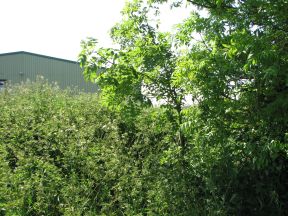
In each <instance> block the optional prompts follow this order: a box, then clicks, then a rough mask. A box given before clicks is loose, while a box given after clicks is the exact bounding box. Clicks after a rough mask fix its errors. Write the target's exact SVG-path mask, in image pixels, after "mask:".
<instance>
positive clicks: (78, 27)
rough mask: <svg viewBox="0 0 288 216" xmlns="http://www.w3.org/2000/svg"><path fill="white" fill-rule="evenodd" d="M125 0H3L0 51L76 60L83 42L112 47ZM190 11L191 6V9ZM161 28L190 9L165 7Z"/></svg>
mask: <svg viewBox="0 0 288 216" xmlns="http://www.w3.org/2000/svg"><path fill="white" fill-rule="evenodd" d="M124 4H125V0H1V1H0V20H1V34H0V53H6V52H15V51H28V52H34V53H38V54H44V55H49V56H54V57H59V58H64V59H70V60H77V55H78V53H79V52H80V41H81V40H82V39H85V38H86V37H95V38H97V39H98V40H99V42H100V44H101V45H102V46H111V41H110V39H109V34H108V32H109V29H110V28H111V27H112V26H113V24H115V23H116V22H117V21H120V20H121V15H120V11H121V9H122V8H123V6H124ZM190 10H191V9H190ZM162 11H163V13H162V16H161V22H162V26H161V28H162V30H169V29H170V28H171V26H173V25H174V24H176V23H179V22H180V21H181V20H183V19H184V18H185V17H187V16H188V14H189V12H188V10H185V9H177V10H173V11H171V10H170V9H169V6H168V5H167V6H164V7H163V10H162Z"/></svg>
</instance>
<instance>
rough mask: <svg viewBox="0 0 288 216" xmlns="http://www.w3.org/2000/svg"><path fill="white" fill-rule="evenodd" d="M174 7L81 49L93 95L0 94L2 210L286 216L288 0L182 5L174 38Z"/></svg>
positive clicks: (135, 17) (52, 91) (27, 89)
mask: <svg viewBox="0 0 288 216" xmlns="http://www.w3.org/2000/svg"><path fill="white" fill-rule="evenodd" d="M166 2H167V1H165V0H149V1H140V0H134V1H131V2H128V3H127V5H126V7H125V8H124V9H123V20H122V21H121V22H120V23H118V24H116V25H115V26H114V27H113V28H112V30H111V37H112V39H113V40H114V42H115V43H117V44H118V45H119V48H118V49H116V48H102V47H98V44H97V40H95V39H92V38H90V39H88V40H86V41H83V42H82V52H81V53H80V55H79V61H80V64H81V65H82V66H83V68H84V70H85V71H84V76H85V77H86V78H87V79H91V80H92V81H95V80H96V82H97V83H98V85H99V86H100V88H101V93H100V94H99V95H90V94H80V93H71V92H70V93H69V92H63V91H60V90H58V89H57V88H56V87H53V86H49V85H47V84H45V83H38V84H37V83H36V84H34V85H24V86H20V87H17V86H16V87H13V88H11V89H10V88H8V89H6V90H5V91H3V92H2V93H1V95H0V97H1V100H0V105H1V106H0V117H1V125H0V141H1V143H0V154H1V157H0V159H1V160H0V209H1V213H0V214H2V215H287V214H288V211H287V209H288V193H287V191H288V182H287V178H288V155H287V153H288V147H287V142H288V73H287V68H288V58H287V57H288V54H287V52H288V43H287V41H288V40H287V39H288V35H287V31H288V23H287V19H288V17H287V16H288V15H287V11H286V8H288V2H287V1H286V0H277V1H272V0H271V1H270V0H265V1H264V0H246V1H242V0H209V1H207V0H187V9H191V11H192V9H193V7H192V6H193V5H194V6H196V7H197V10H195V11H194V12H193V13H191V16H190V17H189V18H187V19H186V20H185V21H184V22H183V23H181V24H179V25H178V27H177V32H176V33H175V34H172V33H163V32H160V31H159V29H158V27H157V23H156V22H154V21H153V20H152V21H151V19H150V16H151V14H155V16H156V17H157V14H159V8H158V7H159V6H160V5H161V4H165V3H166ZM170 3H171V4H172V7H181V6H184V5H183V4H184V1H181V0H179V1H175V0H174V1H171V2H170ZM203 11H204V12H203ZM187 96H189V97H187ZM151 97H153V98H156V99H158V100H162V101H164V104H163V105H161V106H160V107H153V106H152V103H151V101H150V99H151ZM188 98H192V99H191V101H188V104H189V106H187V100H188ZM185 100H186V102H185Z"/></svg>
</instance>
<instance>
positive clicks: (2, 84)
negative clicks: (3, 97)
mask: <svg viewBox="0 0 288 216" xmlns="http://www.w3.org/2000/svg"><path fill="white" fill-rule="evenodd" d="M6 81H7V80H5V79H0V90H2V89H3V88H4V86H5V83H6Z"/></svg>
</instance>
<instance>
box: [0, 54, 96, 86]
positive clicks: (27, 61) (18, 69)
mask: <svg viewBox="0 0 288 216" xmlns="http://www.w3.org/2000/svg"><path fill="white" fill-rule="evenodd" d="M38 76H43V77H44V78H45V79H47V80H48V81H49V82H56V83H57V84H58V85H59V87H60V88H63V89H65V88H68V87H70V88H78V89H79V90H82V91H85V92H96V91H97V85H96V84H93V83H91V82H87V81H85V80H84V77H83V73H82V69H81V68H80V66H79V64H78V62H75V61H70V60H65V59H61V58H54V57H50V56H45V55H39V54H35V53H30V52H24V51H20V52H11V53H3V54H0V87H1V86H2V87H3V85H4V83H5V82H6V81H9V82H11V83H12V84H13V83H21V82H25V81H27V80H30V81H35V80H36V78H37V77H38Z"/></svg>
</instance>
